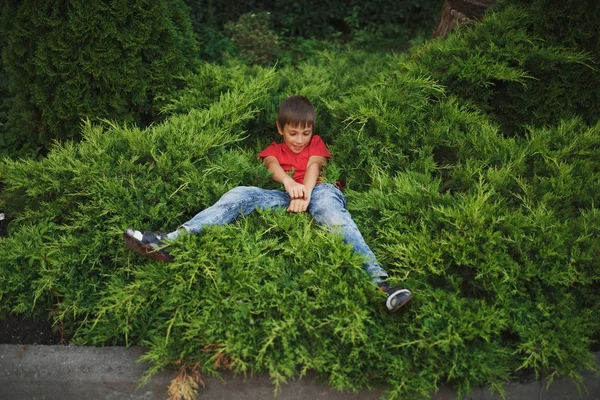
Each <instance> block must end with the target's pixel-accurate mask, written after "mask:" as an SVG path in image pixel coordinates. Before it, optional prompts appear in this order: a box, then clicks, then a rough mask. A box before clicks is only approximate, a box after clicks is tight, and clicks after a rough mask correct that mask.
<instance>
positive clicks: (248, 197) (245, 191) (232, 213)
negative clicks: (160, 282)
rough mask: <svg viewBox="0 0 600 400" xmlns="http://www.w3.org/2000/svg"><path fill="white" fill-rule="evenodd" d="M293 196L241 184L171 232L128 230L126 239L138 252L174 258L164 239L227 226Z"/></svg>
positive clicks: (275, 205)
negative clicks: (168, 250)
mask: <svg viewBox="0 0 600 400" xmlns="http://www.w3.org/2000/svg"><path fill="white" fill-rule="evenodd" d="M289 204H290V196H289V194H287V193H286V192H282V191H280V190H266V189H262V188H258V187H250V186H238V187H236V188H234V189H232V190H230V191H229V192H227V193H225V194H224V195H223V196H222V197H221V198H220V199H219V200H218V201H217V202H216V203H215V204H213V205H212V206H211V207H208V208H206V209H204V210H202V211H201V212H199V213H198V214H196V216H194V218H192V219H191V220H189V221H188V222H186V223H184V224H183V225H182V227H181V228H180V229H178V230H176V231H174V232H171V233H169V234H164V233H153V232H140V231H136V230H133V229H127V230H126V231H125V233H123V239H124V240H125V243H126V244H127V246H128V247H129V248H131V249H132V250H134V251H135V252H137V253H139V254H141V255H143V256H147V257H150V258H153V259H155V260H161V261H167V262H169V261H172V260H173V259H172V257H171V256H170V255H169V254H168V253H167V252H166V251H165V250H163V247H164V242H163V241H164V239H169V240H175V239H176V238H177V237H178V236H179V235H180V234H181V233H183V232H190V233H194V234H196V233H199V232H200V231H202V229H203V228H204V227H205V226H207V225H225V224H228V223H230V222H233V221H234V220H235V219H236V218H238V217H239V216H240V215H248V214H250V213H251V212H252V211H254V210H256V209H257V208H259V209H261V210H266V209H271V208H278V207H282V208H285V207H288V206H289Z"/></svg>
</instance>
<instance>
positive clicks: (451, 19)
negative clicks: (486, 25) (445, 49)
mask: <svg viewBox="0 0 600 400" xmlns="http://www.w3.org/2000/svg"><path fill="white" fill-rule="evenodd" d="M495 1H496V0H444V5H443V6H442V12H441V13H440V19H439V21H438V23H437V25H436V27H435V29H434V31H433V35H432V37H434V38H436V37H438V36H442V37H446V36H448V34H449V33H450V32H452V31H453V30H454V29H455V28H456V26H457V25H458V24H461V23H466V22H475V21H476V20H480V19H481V18H482V17H483V14H484V13H485V10H487V8H488V7H489V6H491V5H492V4H494V2H495Z"/></svg>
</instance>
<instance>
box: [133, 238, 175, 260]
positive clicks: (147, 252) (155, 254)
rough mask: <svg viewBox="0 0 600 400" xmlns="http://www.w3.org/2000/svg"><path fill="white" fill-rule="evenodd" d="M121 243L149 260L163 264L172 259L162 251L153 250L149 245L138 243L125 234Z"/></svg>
mask: <svg viewBox="0 0 600 400" xmlns="http://www.w3.org/2000/svg"><path fill="white" fill-rule="evenodd" d="M123 241H125V245H127V247H129V248H130V249H131V250H133V251H135V252H136V253H137V254H139V255H141V256H142V257H146V258H151V259H153V260H157V261H163V262H172V261H173V257H171V256H170V255H169V254H167V253H166V252H165V251H163V250H154V249H153V248H152V247H150V246H149V245H147V244H145V243H142V242H140V241H139V240H137V239H136V238H134V237H132V236H129V235H128V234H127V232H125V233H123Z"/></svg>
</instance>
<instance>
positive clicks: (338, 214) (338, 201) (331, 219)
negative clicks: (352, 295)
mask: <svg viewBox="0 0 600 400" xmlns="http://www.w3.org/2000/svg"><path fill="white" fill-rule="evenodd" d="M308 211H309V212H310V213H311V215H312V216H313V218H314V219H315V221H316V222H317V224H319V225H324V226H329V227H332V228H336V229H339V231H340V233H341V234H342V236H343V237H344V241H345V242H346V243H348V244H350V245H351V246H352V248H353V249H354V251H355V252H357V253H359V254H363V255H364V256H365V257H366V263H365V265H364V268H365V271H366V272H367V274H368V275H369V276H370V277H371V278H373V281H374V282H375V283H380V282H382V281H383V280H384V279H385V278H387V277H388V274H387V272H385V270H384V269H383V268H382V267H381V265H379V263H378V262H377V260H376V258H375V254H373V252H372V251H371V249H370V248H369V246H368V245H367V243H366V242H365V239H364V238H363V236H362V234H361V233H360V231H359V230H358V227H357V226H356V224H355V223H354V221H353V220H352V216H351V215H350V213H349V212H348V210H346V198H345V197H344V195H343V194H342V192H341V191H340V190H339V189H338V188H337V187H335V186H333V185H329V184H319V185H317V186H315V188H314V189H313V191H312V195H311V198H310V204H309V206H308Z"/></svg>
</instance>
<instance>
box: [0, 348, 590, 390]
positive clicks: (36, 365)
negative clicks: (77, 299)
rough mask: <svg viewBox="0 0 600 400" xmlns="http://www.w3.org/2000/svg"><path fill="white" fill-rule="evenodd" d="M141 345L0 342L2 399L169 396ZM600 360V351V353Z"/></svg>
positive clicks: (167, 376)
mask: <svg viewBox="0 0 600 400" xmlns="http://www.w3.org/2000/svg"><path fill="white" fill-rule="evenodd" d="M144 351H145V350H144V349H143V348H141V347H132V348H124V347H89V346H41V345H34V346H21V345H7V344H0V399H3V400H27V399H36V400H37V399H44V400H55V399H56V400H71V399H72V400H80V399H88V400H97V399H98V400H100V399H107V400H109V399H110V400H121V399H131V400H138V399H139V400H141V399H145V400H154V399H160V400H164V399H167V397H168V396H167V388H168V386H169V383H170V382H171V379H173V378H174V377H175V374H174V373H172V372H171V373H159V374H156V375H154V376H153V377H152V379H151V380H150V381H149V382H148V384H147V385H145V386H144V387H141V388H138V385H139V381H140V379H141V377H142V376H143V375H144V372H145V371H146V370H147V369H148V365H147V364H144V363H138V361H137V360H138V359H139V357H140V356H141V355H142V354H143V353H144ZM595 356H596V359H597V360H598V362H599V363H600V353H596V354H595ZM203 380H204V383H205V384H206V388H204V389H201V390H200V392H199V396H198V398H199V399H219V400H230V399H231V400H234V399H235V400H238V399H247V400H259V399H260V400H262V399H273V398H274V392H273V390H274V387H273V385H272V384H271V382H270V380H269V377H268V376H267V375H266V374H263V375H260V376H255V377H252V378H247V379H244V377H243V376H237V375H236V376H234V375H232V374H223V379H219V378H210V377H204V378H203ZM584 382H585V385H586V388H587V392H582V393H578V392H577V389H576V386H575V384H574V383H573V382H571V381H566V380H556V381H555V382H554V383H553V384H552V386H550V388H549V390H546V388H545V387H546V386H545V382H544V381H541V382H540V381H538V382H530V383H524V384H516V383H515V384H507V385H506V386H505V389H506V392H507V399H508V400H599V399H600V377H599V376H597V375H595V374H594V373H592V372H586V373H585V374H584ZM383 393H384V389H382V388H379V389H374V390H369V391H361V392H358V393H352V392H339V391H337V390H334V389H332V388H330V387H328V386H325V385H321V384H318V383H316V381H315V375H314V374H311V375H308V376H306V377H304V378H302V379H299V380H295V381H291V382H289V383H288V384H287V385H284V386H283V387H282V390H281V392H280V393H279V394H278V396H277V399H278V400H346V399H360V400H363V399H364V400H370V399H373V400H375V399H379V398H380V397H381V396H382V395H383ZM455 398H456V394H455V393H454V392H453V391H452V390H451V389H449V388H447V387H442V388H441V389H440V390H439V391H438V392H437V393H434V394H432V396H431V399H432V400H451V399H455ZM500 399H501V397H500V396H499V395H498V394H493V393H490V392H489V391H488V390H487V389H475V390H473V393H471V395H470V396H468V397H467V398H466V400H500Z"/></svg>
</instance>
